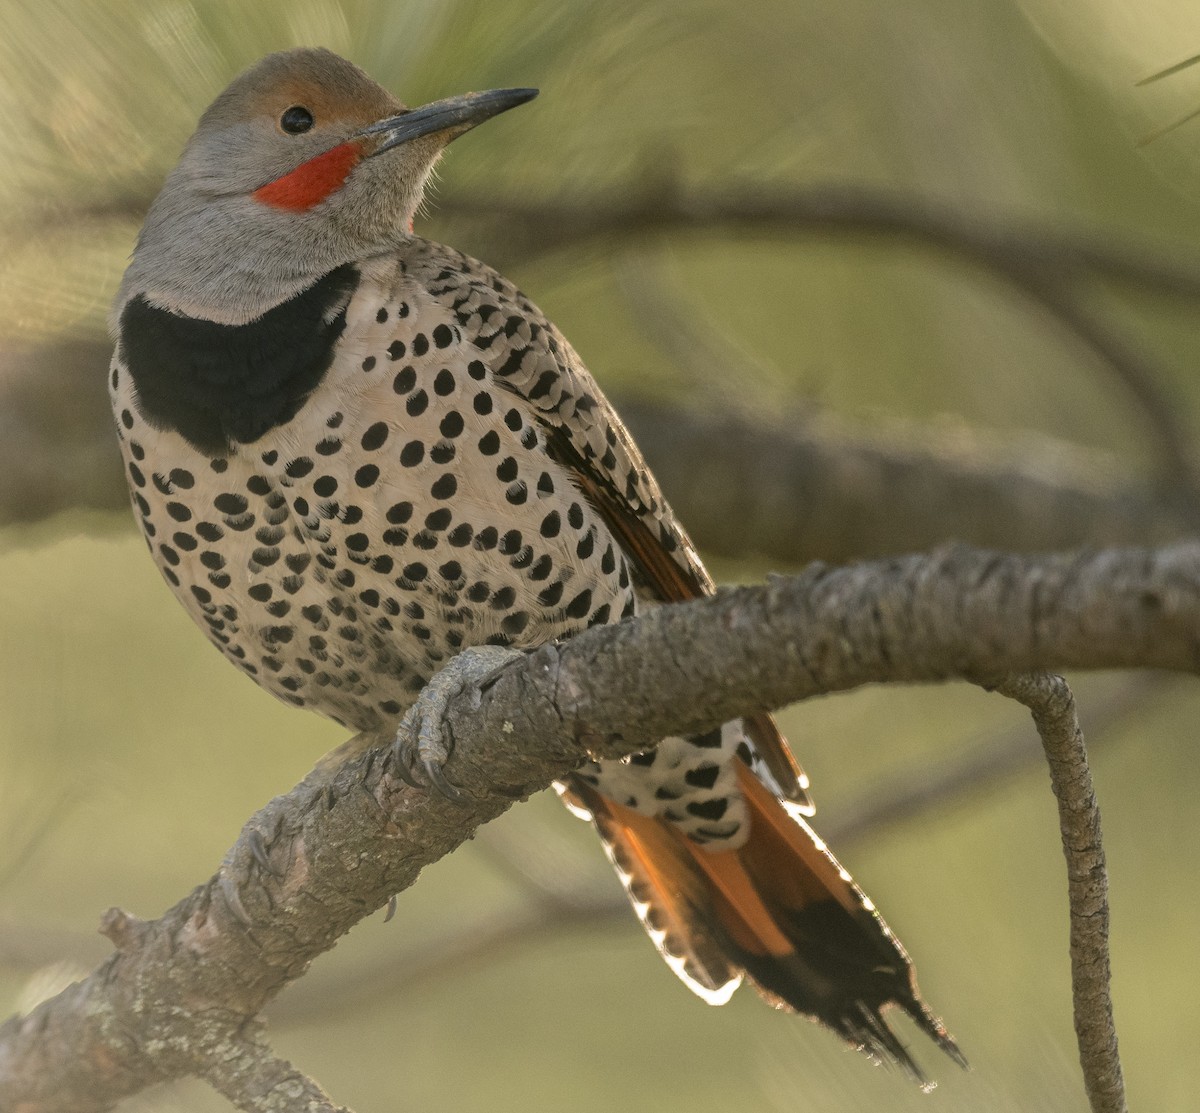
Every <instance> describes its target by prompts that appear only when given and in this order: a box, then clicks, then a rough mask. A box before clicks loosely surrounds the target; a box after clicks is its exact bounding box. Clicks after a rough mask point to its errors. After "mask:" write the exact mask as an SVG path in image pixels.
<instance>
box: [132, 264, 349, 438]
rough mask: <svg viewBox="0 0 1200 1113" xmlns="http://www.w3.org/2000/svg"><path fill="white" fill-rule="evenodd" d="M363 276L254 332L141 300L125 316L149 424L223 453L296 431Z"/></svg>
mask: <svg viewBox="0 0 1200 1113" xmlns="http://www.w3.org/2000/svg"><path fill="white" fill-rule="evenodd" d="M358 277H359V276H358V270H357V269H356V268H355V267H353V266H343V267H338V268H337V269H336V270H333V271H330V272H329V273H328V274H327V275H325V276H324V277H322V278H321V279H319V280H318V281H317V282H315V283H314V284H313V285H312V286H309V287H308V288H307V289H304V290H302V291H300V293H298V294H296V296H295V297H292V298H289V299H288V300H287V301H285V302H282V303H280V304H279V305H277V306H275V307H274V308H272V309H269V310H268V311H267V312H266V313H264V314H263V315H262V316H261V317H259V318H258V319H257V320H255V321H251V322H250V323H249V324H245V325H224V324H219V323H217V322H216V321H206V320H202V319H199V318H195V317H186V316H183V315H182V314H179V313H172V312H171V311H170V310H167V309H160V308H157V307H156V306H153V305H151V304H150V303H149V302H148V301H147V300H146V299H145V298H144V297H142V296H140V295H139V296H138V297H136V298H133V299H132V300H131V301H130V302H129V303H128V305H126V306H125V309H124V311H123V312H122V313H121V338H120V351H121V356H122V357H123V360H124V362H125V364H126V366H127V367H128V368H129V373H130V375H131V376H132V378H133V381H134V385H135V386H136V387H137V394H138V403H139V406H140V408H141V410H142V412H143V413H144V414H145V416H146V419H147V420H148V421H149V422H150V423H151V424H152V425H155V426H157V427H158V428H160V429H172V430H174V431H175V432H177V433H179V434H180V435H181V436H182V437H184V438H185V439H186V440H187V441H188V442H189V443H190V444H192V445H193V446H194V447H195V448H197V449H198V450H199V451H201V452H206V453H214V454H216V453H223V452H225V451H227V450H228V449H229V447H230V445H232V444H235V443H240V444H250V443H252V442H253V441H256V440H258V438H259V437H261V436H262V435H263V434H264V433H266V432H267V431H268V430H270V429H273V428H275V427H276V426H278V425H284V424H286V423H287V422H288V421H290V420H291V419H292V418H293V417H294V416H295V415H296V413H297V412H298V411H299V409H300V407H301V406H303V405H304V402H305V400H306V399H307V398H308V396H309V395H310V394H311V393H312V391H313V389H314V388H315V387H316V386H317V384H318V383H320V381H321V378H322V376H323V375H324V374H325V372H326V371H327V370H328V369H329V365H330V363H331V362H332V360H333V349H334V345H335V344H336V343H337V340H338V337H340V336H341V334H342V330H343V329H344V328H345V326H346V315H345V307H346V304H347V303H348V302H349V300H350V295H351V294H353V292H354V290H355V288H356V286H357V285H358Z"/></svg>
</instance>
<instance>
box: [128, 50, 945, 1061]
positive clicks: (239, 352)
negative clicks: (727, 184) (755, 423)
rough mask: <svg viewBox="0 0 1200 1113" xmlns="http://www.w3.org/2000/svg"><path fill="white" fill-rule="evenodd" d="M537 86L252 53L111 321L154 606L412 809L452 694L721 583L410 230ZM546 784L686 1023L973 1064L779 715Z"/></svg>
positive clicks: (436, 765) (484, 299)
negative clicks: (386, 83)
mask: <svg viewBox="0 0 1200 1113" xmlns="http://www.w3.org/2000/svg"><path fill="white" fill-rule="evenodd" d="M536 93H537V90H534V89H526V88H513V89H493V90H490V91H486V92H480V93H469V94H465V95H460V96H452V97H449V98H447V99H444V100H439V101H435V102H433V103H431V104H427V105H425V106H423V107H419V108H413V109H410V108H408V107H406V106H405V105H404V104H402V103H401V102H400V101H399V100H398V99H396V97H395V96H393V95H392V94H391V93H390V92H389V91H387V90H386V89H385V88H383V87H382V86H381V85H379V84H378V83H376V82H375V81H374V80H372V79H371V78H370V77H369V76H367V74H365V73H364V72H363V71H362V70H360V69H359V68H358V67H357V66H355V65H354V64H352V63H351V62H349V61H347V60H345V59H343V58H341V57H339V56H338V55H336V54H334V53H332V52H330V51H328V50H325V49H318V48H302V49H294V50H289V51H282V52H279V53H275V54H271V55H268V56H267V57H265V58H263V59H261V60H260V61H258V62H257V63H256V64H254V65H253V66H251V67H250V68H249V69H247V70H246V71H245V72H243V73H242V74H241V75H240V76H238V77H236V78H235V79H234V80H233V82H232V83H231V84H230V85H229V86H228V87H227V88H226V89H225V90H224V92H222V93H221V94H220V95H219V96H218V97H217V98H216V100H215V101H214V102H213V103H212V104H211V105H210V106H209V107H208V109H207V110H206V111H205V112H204V113H203V114H202V116H201V117H200V120H199V123H198V125H197V128H196V130H195V133H194V134H193V135H192V137H191V138H190V139H189V140H188V142H187V144H186V146H185V148H184V150H183V152H182V155H181V157H180V159H179V161H178V163H177V165H176V166H175V167H174V169H172V170H171V171H170V173H169V174H168V175H167V177H166V179H165V182H164V184H163V187H162V190H161V192H160V193H159V194H158V196H157V197H156V199H155V200H154V202H153V203H152V204H151V206H150V208H149V210H148V212H147V215H146V218H145V222H144V225H143V227H142V229H141V232H140V234H139V236H138V238H137V242H136V246H135V248H134V251H133V253H132V256H131V258H130V261H129V265H128V269H127V270H126V272H125V275H124V277H123V279H122V281H121V285H120V288H119V290H118V293H117V296H116V299H115V301H114V304H113V308H112V313H111V316H110V327H111V332H112V334H113V338H114V342H115V343H114V354H113V359H112V362H111V365H110V368H109V393H110V398H111V402H112V407H113V412H114V415H115V425H116V430H117V434H118V437H119V441H120V447H121V452H122V456H123V462H124V466H125V472H126V476H127V479H128V484H129V488H130V494H131V502H132V506H133V510H134V513H135V517H136V518H137V520H138V521H139V522H140V526H141V530H142V532H143V534H144V537H145V541H146V543H147V546H148V547H149V550H150V552H151V554H152V556H153V559H154V560H155V562H156V563H157V565H158V568H159V570H160V571H161V574H162V576H163V577H164V578H165V580H166V581H167V583H168V584H169V586H170V588H171V589H172V590H173V592H174V593H175V595H176V596H177V597H178V599H179V601H180V602H181V603H182V604H183V606H184V608H185V609H186V610H187V612H188V613H189V614H190V615H191V617H192V618H193V619H194V620H195V621H196V623H197V624H198V625H199V626H200V628H201V629H202V630H203V632H204V633H205V634H206V635H207V636H208V638H209V639H210V641H211V642H212V643H213V644H214V645H215V646H216V647H217V648H218V649H219V650H220V651H221V653H223V654H224V655H225V657H226V658H228V659H229V660H230V661H231V662H232V663H233V664H234V665H236V666H237V667H238V668H239V669H240V670H241V671H242V672H243V673H246V674H247V675H249V676H250V677H252V678H253V679H254V680H255V681H256V682H257V683H258V684H259V685H261V686H262V687H263V688H265V689H266V690H267V691H268V692H270V693H272V694H273V695H275V696H276V697H278V698H279V699H281V700H283V701H284V702H285V703H287V704H290V705H292V706H294V707H297V708H307V709H310V710H313V711H316V712H318V713H320V714H323V715H325V716H326V717H328V718H331V719H333V720H334V721H336V722H337V723H339V724H342V725H343V726H345V727H347V728H352V729H354V730H356V731H360V732H377V733H378V732H383V734H384V735H387V732H389V731H390V732H392V734H393V735H394V737H395V738H396V739H397V742H396V744H395V746H394V748H393V750H392V751H390V753H391V756H392V757H393V759H394V760H395V762H396V764H397V768H398V772H399V773H400V775H401V776H403V777H404V778H405V779H407V780H411V781H413V782H414V783H417V784H419V785H421V786H422V787H424V788H426V789H427V790H428V791H437V790H441V791H445V792H447V793H452V792H454V791H455V787H454V786H453V785H452V784H451V783H450V782H449V780H448V778H447V777H446V775H445V773H444V772H443V770H442V765H443V764H444V762H445V759H446V756H447V749H446V745H445V743H444V742H443V741H442V740H441V738H440V735H439V732H438V714H439V709H440V708H443V707H444V702H445V698H446V692H447V691H450V690H458V688H461V687H463V686H469V685H470V684H477V683H479V682H480V679H481V678H482V677H483V676H485V675H486V674H487V673H488V672H489V670H490V671H493V672H494V669H495V666H496V662H497V661H504V660H507V659H508V658H509V657H511V656H512V655H514V654H517V655H519V654H523V653H527V652H530V651H532V650H534V649H536V648H537V647H539V646H542V645H545V644H547V643H550V642H554V641H556V640H559V639H564V638H569V637H570V636H572V635H573V634H576V633H578V632H580V631H582V630H585V629H587V628H589V627H592V626H598V625H607V624H610V623H616V622H620V621H622V620H625V619H629V618H631V617H632V616H635V615H637V614H639V613H645V612H646V611H647V610H650V609H652V608H653V607H656V606H662V605H669V604H673V603H677V602H682V601H685V600H689V599H696V598H701V597H703V596H706V595H709V594H711V592H712V591H713V590H714V587H713V582H712V580H711V578H710V577H709V574H708V572H707V571H706V569H705V567H704V565H703V563H702V562H701V559H700V557H699V556H698V555H697V552H696V550H695V548H694V546H693V544H692V542H691V540H690V539H689V537H688V535H687V533H686V531H685V529H684V527H683V526H682V525H681V524H680V522H679V521H678V520H677V519H676V517H675V515H674V513H673V512H672V510H671V508H670V506H669V504H668V503H667V501H666V500H665V499H664V497H663V493H662V491H661V490H660V489H659V486H658V483H657V481H656V480H655V478H654V476H653V475H652V474H651V472H650V471H649V469H648V468H647V466H646V463H645V460H644V459H643V457H642V454H641V452H640V451H639V449H638V447H637V446H636V444H635V443H634V442H633V440H632V438H631V437H630V434H629V433H628V431H627V430H626V428H625V427H624V425H622V423H621V420H620V418H619V417H618V415H617V413H616V411H615V410H614V409H613V407H612V405H611V404H610V403H609V401H608V400H607V399H606V397H605V396H604V394H603V393H602V392H601V390H600V388H599V386H598V385H597V383H596V381H595V380H594V379H593V377H592V376H591V374H590V373H589V371H588V369H587V368H586V366H585V365H584V363H583V361H582V360H581V358H580V357H579V356H578V355H577V354H576V352H575V350H574V349H573V348H572V347H571V345H570V343H569V342H568V341H567V340H566V338H565V337H564V336H563V335H562V334H561V333H560V332H559V330H558V329H557V328H556V327H555V326H554V325H553V324H552V323H551V322H550V321H549V320H548V319H547V318H546V317H545V315H543V313H542V312H541V311H540V310H539V309H538V308H537V307H536V306H535V305H534V304H533V302H531V301H530V300H529V299H528V298H527V297H526V296H525V294H523V293H522V292H521V291H520V290H519V289H518V288H517V287H516V286H515V285H514V284H513V283H511V282H510V281H508V280H507V279H506V278H504V277H502V276H501V275H499V274H498V273H497V272H496V271H494V270H493V269H492V268H490V267H488V266H487V265H485V264H484V263H481V262H479V261H477V260H475V259H473V258H470V257H469V256H467V255H464V254H462V253H461V252H459V251H457V250H454V249H453V248H450V247H446V246H443V245H442V244H439V243H435V242H433V241H431V240H429V239H425V238H423V237H421V236H419V235H417V234H416V233H415V232H414V219H415V216H416V214H417V211H418V207H419V206H420V204H421V202H422V199H423V196H424V192H425V188H426V185H427V183H428V180H429V178H430V175H431V173H432V172H433V169H434V167H435V164H436V163H437V162H438V160H439V158H440V156H441V154H442V152H443V150H444V148H445V147H446V146H447V144H449V143H450V142H451V141H452V140H453V139H455V138H457V137H458V136H460V135H462V134H464V133H465V132H467V131H469V130H470V129H471V128H473V127H475V126H477V125H478V124H481V123H483V122H484V121H486V120H488V119H490V118H492V117H494V116H496V115H499V114H500V113H503V112H506V111H509V110H510V109H513V108H515V107H517V106H519V105H522V104H525V103H527V102H528V101H530V100H531V99H533V97H534V96H535V95H536ZM439 700H440V701H441V702H440V703H439ZM397 724H401V725H404V724H407V725H408V726H409V727H413V726H414V725H415V726H416V727H418V728H419V729H416V730H415V731H414V730H408V731H405V730H404V729H399V730H398V728H397ZM414 734H415V736H416V738H417V741H416V742H415V744H414V743H413V742H412V739H413V737H414ZM404 739H407V741H403V740H404ZM558 788H559V791H560V792H561V794H562V795H563V797H564V799H565V801H566V803H567V804H568V806H569V807H570V808H571V809H572V810H573V811H575V812H576V813H577V814H579V815H581V816H583V817H585V818H587V819H590V820H591V822H592V823H593V824H594V826H595V829H596V830H597V832H598V833H599V835H600V838H601V840H602V842H603V844H604V846H605V848H606V850H607V853H608V855H609V857H610V859H611V862H612V864H613V866H614V867H615V869H616V872H617V874H618V876H619V877H620V879H621V881H622V882H623V884H624V886H625V888H626V890H627V893H628V896H629V898H630V901H631V903H632V905H633V907H634V910H635V911H636V913H637V914H638V916H639V917H640V918H641V920H642V923H643V926H644V927H645V929H646V930H647V932H648V934H649V936H650V938H651V940H652V941H653V942H654V944H655V946H656V947H657V948H658V950H659V951H660V953H661V954H662V957H663V958H664V959H665V960H666V962H667V963H668V965H669V966H670V968H671V969H672V970H673V971H674V972H675V973H676V974H677V975H678V976H679V977H680V978H681V979H682V980H683V981H684V982H685V983H686V984H687V985H688V987H689V988H690V989H692V990H693V991H694V992H695V993H696V994H698V995H699V996H700V997H701V998H702V999H704V1000H706V1001H708V1002H709V1003H712V1004H721V1003H724V1002H725V1001H727V1000H728V999H729V997H730V996H731V995H732V993H733V992H734V990H735V989H736V988H737V987H738V986H739V984H740V983H742V982H743V981H749V982H750V983H752V984H753V985H754V986H755V987H756V988H757V990H758V991H759V992H760V994H761V995H762V996H763V997H764V998H766V999H767V1001H768V1002H770V1003H771V1004H773V1005H775V1006H777V1007H780V1008H783V1009H786V1010H789V1011H791V1012H793V1013H797V1014H801V1015H803V1016H805V1017H808V1018H810V1019H813V1020H816V1021H818V1022H820V1023H821V1024H823V1025H825V1026H826V1027H828V1028H830V1029H832V1030H833V1031H834V1032H835V1033H837V1034H838V1035H839V1036H840V1037H841V1038H842V1039H843V1040H845V1041H847V1042H848V1043H850V1044H851V1045H852V1046H854V1047H856V1048H858V1049H860V1050H862V1051H864V1052H865V1053H866V1054H867V1055H868V1056H870V1057H871V1058H872V1059H873V1060H875V1061H876V1062H882V1063H889V1064H898V1065H899V1066H900V1067H901V1068H903V1069H904V1070H905V1071H907V1072H908V1073H909V1074H911V1075H912V1076H913V1077H915V1078H916V1079H918V1080H919V1081H923V1080H924V1076H923V1075H922V1073H921V1071H920V1069H919V1068H918V1066H917V1065H916V1063H915V1061H914V1059H913V1058H912V1056H911V1055H910V1054H909V1052H908V1050H907V1048H906V1047H905V1045H904V1044H903V1043H902V1042H901V1040H900V1038H899V1037H898V1036H897V1035H896V1034H895V1032H894V1030H893V1029H892V1027H891V1026H890V1025H889V1023H888V1019H887V1017H886V1015H885V1014H886V1013H887V1012H888V1011H890V1010H894V1009H898V1010H900V1012H902V1013H905V1014H907V1015H908V1016H909V1017H910V1018H911V1019H912V1020H913V1021H914V1022H915V1024H916V1026H917V1028H918V1029H920V1030H921V1031H923V1032H925V1033H926V1034H927V1035H928V1036H929V1037H931V1038H932V1039H933V1040H934V1041H935V1043H936V1044H937V1045H938V1046H940V1047H941V1048H942V1049H943V1050H944V1051H945V1052H946V1053H947V1054H948V1055H950V1057H951V1058H952V1059H954V1060H955V1061H956V1062H958V1063H960V1064H961V1065H964V1066H965V1065H966V1064H965V1059H964V1058H963V1057H962V1054H961V1052H960V1051H959V1049H958V1047H957V1045H956V1043H955V1041H954V1039H953V1038H952V1037H951V1035H950V1034H949V1032H948V1031H947V1030H946V1027H945V1025H944V1024H943V1023H942V1021H941V1020H940V1019H939V1018H938V1017H937V1016H935V1015H934V1013H933V1012H932V1011H931V1010H930V1009H929V1007H928V1006H927V1005H926V1003H925V1002H924V1000H923V999H922V997H921V995H920V993H919V990H918V987H917V983H916V978H915V972H914V968H913V966H912V963H911V961H910V960H909V957H908V955H907V953H906V952H905V950H904V948H903V946H902V945H901V944H900V942H899V940H898V939H897V938H896V937H895V935H893V933H892V932H891V930H890V929H889V928H888V927H887V925H886V923H885V922H884V921H883V919H882V918H881V916H880V915H879V913H878V911H877V910H876V908H875V906H874V904H873V903H872V902H871V901H870V900H869V899H868V898H867V897H866V895H865V894H864V893H863V892H862V891H861V890H860V889H859V888H858V887H857V886H856V885H855V883H854V882H853V880H852V879H851V877H850V874H849V873H847V872H846V870H845V869H843V868H842V867H841V865H840V864H839V863H838V861H837V860H836V859H835V858H834V857H833V855H832V854H831V853H830V851H829V850H828V848H827V847H826V845H825V844H824V842H823V841H822V840H821V839H820V838H819V836H817V834H816V833H815V832H814V831H813V830H812V828H811V827H810V826H809V825H808V823H807V817H808V816H810V815H811V814H812V810H813V809H812V804H811V800H810V797H809V795H808V781H807V778H806V777H805V775H804V774H803V772H802V771H801V768H800V766H799V765H798V764H797V762H796V760H795V759H794V757H793V756H792V754H791V752H790V751H789V749H788V745H787V742H786V741H785V740H784V738H783V736H782V735H781V733H780V731H779V728H778V727H777V726H776V724H775V721H774V719H773V718H772V717H771V716H770V715H767V714H757V715H751V716H747V717H745V718H743V719H739V720H735V721H733V722H727V723H724V724H723V725H720V726H717V727H715V728H714V729H712V730H709V731H707V732H705V733H701V734H695V735H689V736H685V737H674V738H666V739H663V740H662V741H661V742H660V743H659V744H658V745H657V746H655V747H653V748H650V749H647V750H646V751H645V752H643V753H636V754H633V755H632V756H631V757H629V758H627V759H624V760H588V761H585V762H584V763H583V764H582V765H580V766H579V767H578V768H576V769H575V770H573V771H572V772H570V773H569V774H567V775H565V776H564V777H563V779H562V781H561V782H560V783H559V785H558Z"/></svg>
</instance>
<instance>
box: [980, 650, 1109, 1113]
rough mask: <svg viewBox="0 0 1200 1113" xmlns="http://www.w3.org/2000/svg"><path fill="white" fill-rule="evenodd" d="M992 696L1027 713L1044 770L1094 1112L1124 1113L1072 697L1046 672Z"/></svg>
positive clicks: (1089, 805)
mask: <svg viewBox="0 0 1200 1113" xmlns="http://www.w3.org/2000/svg"><path fill="white" fill-rule="evenodd" d="M995 691H997V692H999V693H1000V694H1001V695H1004V696H1007V697H1008V698H1009V699H1014V700H1017V701H1018V702H1019V703H1023V704H1024V705H1025V706H1026V707H1028V708H1029V710H1030V711H1031V712H1032V714H1033V721H1034V723H1036V724H1037V729H1038V734H1040V735H1041V738H1042V745H1043V747H1044V748H1045V751H1046V760H1047V762H1048V763H1049V766H1050V783H1051V786H1052V788H1053V789H1054V796H1055V799H1056V800H1057V801H1058V821H1059V827H1060V829H1061V831H1062V845H1063V854H1064V855H1065V857H1066V859H1067V878H1068V886H1067V889H1068V893H1069V895H1070V905H1071V985H1072V990H1073V994H1074V1000H1075V1035H1076V1039H1077V1040H1078V1043H1079V1062H1080V1065H1081V1066H1082V1067H1083V1080H1084V1085H1085V1087H1086V1088H1087V1094H1088V1099H1089V1101H1090V1102H1091V1106H1092V1113H1127V1110H1128V1106H1127V1104H1126V1100H1125V1080H1124V1077H1123V1075H1122V1072H1121V1059H1120V1056H1119V1054H1118V1051H1117V1029H1116V1024H1115V1022H1114V1020H1113V1009H1112V990H1111V980H1112V971H1111V969H1110V963H1109V952H1108V937H1109V917H1108V872H1107V870H1106V868H1105V862H1104V841H1103V837H1102V835H1101V831H1100V808H1099V805H1098V804H1097V803H1096V792H1095V789H1094V788H1093V786H1092V774H1091V770H1090V769H1089V768H1088V761H1087V749H1086V747H1085V745H1084V741H1083V731H1082V730H1081V729H1080V727H1079V719H1078V717H1077V716H1076V713H1075V699H1074V697H1073V696H1072V694H1071V689H1070V688H1069V687H1068V686H1067V682H1066V681H1065V680H1063V678H1062V677H1061V676H1051V675H1049V674H1047V673H1031V674H1024V675H1014V676H1008V677H1006V678H1005V679H1004V680H1003V681H1002V682H1001V683H999V684H997V685H995Z"/></svg>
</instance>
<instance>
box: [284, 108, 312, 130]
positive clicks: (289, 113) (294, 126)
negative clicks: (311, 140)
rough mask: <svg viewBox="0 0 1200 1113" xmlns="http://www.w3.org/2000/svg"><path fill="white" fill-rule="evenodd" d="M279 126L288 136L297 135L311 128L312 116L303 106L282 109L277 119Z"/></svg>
mask: <svg viewBox="0 0 1200 1113" xmlns="http://www.w3.org/2000/svg"><path fill="white" fill-rule="evenodd" d="M279 126H280V127H281V128H283V130H284V131H286V132H287V133H288V135H299V134H300V133H301V132H305V131H308V129H309V128H311V127H312V126H313V115H312V113H311V112H309V110H308V109H307V108H305V107H304V105H302V104H293V105H292V107H291V108H286V109H284V112H283V115H282V116H280V117H279Z"/></svg>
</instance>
